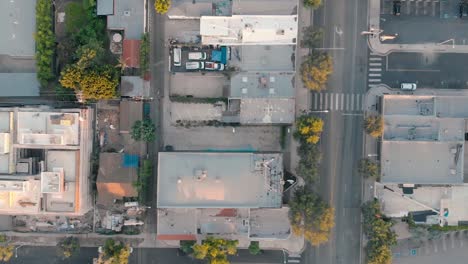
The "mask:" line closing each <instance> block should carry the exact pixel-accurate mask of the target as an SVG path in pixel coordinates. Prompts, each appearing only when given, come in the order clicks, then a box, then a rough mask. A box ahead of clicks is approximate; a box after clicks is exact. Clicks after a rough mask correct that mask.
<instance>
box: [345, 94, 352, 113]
mask: <svg viewBox="0 0 468 264" xmlns="http://www.w3.org/2000/svg"><path fill="white" fill-rule="evenodd" d="M350 96H351V95H350V94H346V111H348V110H349V97H350Z"/></svg>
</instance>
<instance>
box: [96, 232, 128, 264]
mask: <svg viewBox="0 0 468 264" xmlns="http://www.w3.org/2000/svg"><path fill="white" fill-rule="evenodd" d="M129 257H130V247H129V246H128V245H125V244H123V243H122V242H116V241H115V240H113V239H111V238H109V239H107V240H106V242H105V244H104V246H103V248H102V253H100V254H99V258H98V263H99V264H128V258H129Z"/></svg>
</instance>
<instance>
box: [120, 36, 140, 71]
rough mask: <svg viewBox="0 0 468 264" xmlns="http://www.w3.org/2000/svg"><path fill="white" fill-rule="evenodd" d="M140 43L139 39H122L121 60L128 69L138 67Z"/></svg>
mask: <svg viewBox="0 0 468 264" xmlns="http://www.w3.org/2000/svg"><path fill="white" fill-rule="evenodd" d="M140 43H141V40H139V39H124V41H123V53H122V60H123V61H124V62H125V64H126V65H127V67H129V68H139V67H140Z"/></svg>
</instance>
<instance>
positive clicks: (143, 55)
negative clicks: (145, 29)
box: [140, 33, 150, 77]
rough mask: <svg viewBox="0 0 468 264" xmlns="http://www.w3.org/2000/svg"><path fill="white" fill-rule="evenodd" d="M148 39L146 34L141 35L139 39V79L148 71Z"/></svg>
mask: <svg viewBox="0 0 468 264" xmlns="http://www.w3.org/2000/svg"><path fill="white" fill-rule="evenodd" d="M149 41H150V39H149V35H148V33H145V34H143V36H142V37H141V45H140V70H141V77H144V76H145V73H146V72H147V71H148V70H149V55H150V42H149Z"/></svg>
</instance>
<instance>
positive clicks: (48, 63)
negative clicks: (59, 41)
mask: <svg viewBox="0 0 468 264" xmlns="http://www.w3.org/2000/svg"><path fill="white" fill-rule="evenodd" d="M52 16H53V13H52V1H50V0H38V1H37V4H36V34H35V36H34V38H35V40H36V65H37V79H38V80H39V82H40V83H41V85H42V86H46V85H47V84H48V82H49V81H50V80H52V79H53V78H54V73H53V71H52V59H53V56H54V50H55V35H54V31H53V19H52Z"/></svg>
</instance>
